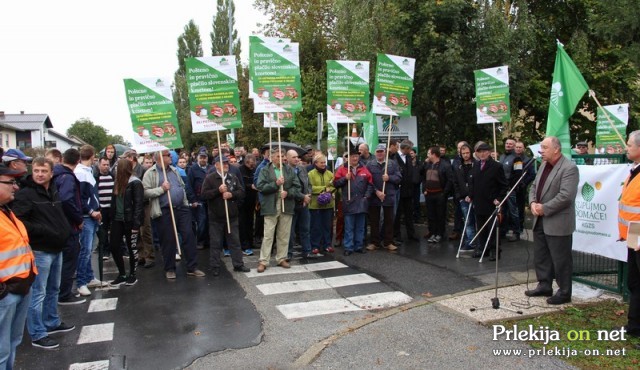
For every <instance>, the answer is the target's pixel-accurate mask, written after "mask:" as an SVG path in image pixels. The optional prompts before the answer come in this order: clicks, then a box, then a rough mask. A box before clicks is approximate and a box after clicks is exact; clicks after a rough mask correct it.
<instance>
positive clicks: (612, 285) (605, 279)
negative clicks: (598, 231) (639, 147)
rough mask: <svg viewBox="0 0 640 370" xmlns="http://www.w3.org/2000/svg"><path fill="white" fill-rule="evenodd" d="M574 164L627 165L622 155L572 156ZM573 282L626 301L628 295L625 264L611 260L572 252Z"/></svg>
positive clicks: (624, 156)
mask: <svg viewBox="0 0 640 370" xmlns="http://www.w3.org/2000/svg"><path fill="white" fill-rule="evenodd" d="M572 159H573V161H574V162H575V163H576V164H586V165H596V166H597V165H601V164H621V163H627V162H628V160H627V156H626V155H624V154H597V155H593V154H591V155H573V156H572ZM572 254H573V280H575V281H578V282H581V283H584V284H587V285H590V286H593V287H596V288H599V289H604V290H608V291H611V292H615V293H618V294H621V295H622V296H623V298H624V299H625V300H626V299H627V298H628V295H629V291H628V288H627V286H626V282H627V264H626V263H625V262H621V261H618V260H614V259H611V258H607V257H603V256H599V255H597V254H590V253H584V252H578V251H573V252H572Z"/></svg>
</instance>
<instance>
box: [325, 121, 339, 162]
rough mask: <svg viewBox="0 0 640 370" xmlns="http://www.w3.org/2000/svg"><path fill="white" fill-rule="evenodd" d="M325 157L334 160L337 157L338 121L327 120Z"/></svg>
mask: <svg viewBox="0 0 640 370" xmlns="http://www.w3.org/2000/svg"><path fill="white" fill-rule="evenodd" d="M327 132H328V135H327V159H328V160H330V161H335V160H336V159H338V157H339V155H338V123H337V122H327Z"/></svg>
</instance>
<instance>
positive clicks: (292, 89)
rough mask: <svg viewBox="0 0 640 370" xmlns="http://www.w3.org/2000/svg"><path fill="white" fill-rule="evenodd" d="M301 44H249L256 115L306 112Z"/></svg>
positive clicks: (251, 81)
mask: <svg viewBox="0 0 640 370" xmlns="http://www.w3.org/2000/svg"><path fill="white" fill-rule="evenodd" d="M298 47H299V45H298V43H295V42H278V43H270V42H251V43H250V44H249V80H250V81H249V82H250V84H249V90H250V91H249V95H250V97H251V98H252V99H253V104H254V107H253V111H254V112H255V113H271V112H273V113H275V112H298V111H301V110H302V95H301V92H302V89H301V78H300V59H299V52H298Z"/></svg>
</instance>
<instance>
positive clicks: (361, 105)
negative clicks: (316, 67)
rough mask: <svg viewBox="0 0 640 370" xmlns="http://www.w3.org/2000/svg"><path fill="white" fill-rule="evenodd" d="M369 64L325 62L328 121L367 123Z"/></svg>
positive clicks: (338, 61) (359, 62)
mask: <svg viewBox="0 0 640 370" xmlns="http://www.w3.org/2000/svg"><path fill="white" fill-rule="evenodd" d="M369 95H370V94H369V62H364V61H351V60H327V121H332V122H347V123H353V122H366V121H367V113H368V112H369Z"/></svg>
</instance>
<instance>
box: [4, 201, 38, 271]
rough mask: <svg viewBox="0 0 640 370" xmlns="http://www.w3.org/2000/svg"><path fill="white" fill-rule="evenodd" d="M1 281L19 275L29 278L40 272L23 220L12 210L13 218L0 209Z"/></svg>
mask: <svg viewBox="0 0 640 370" xmlns="http://www.w3.org/2000/svg"><path fill="white" fill-rule="evenodd" d="M0 230H2V232H0V282H2V283H4V282H5V281H7V280H9V279H11V278H14V277H18V278H25V279H26V278H27V277H29V273H30V272H31V271H33V273H34V274H37V273H38V270H37V269H36V262H35V258H34V256H33V252H32V251H31V246H29V235H28V234H27V229H26V228H25V227H24V224H23V223H22V221H20V220H18V218H17V217H16V215H14V214H13V212H11V218H9V217H7V214H6V213H4V212H3V211H0Z"/></svg>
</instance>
